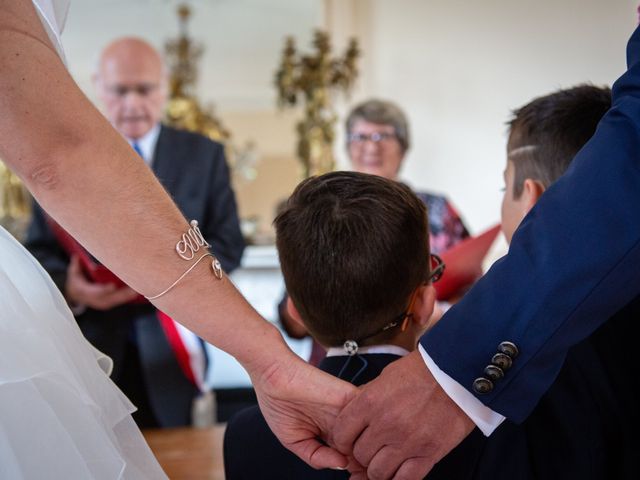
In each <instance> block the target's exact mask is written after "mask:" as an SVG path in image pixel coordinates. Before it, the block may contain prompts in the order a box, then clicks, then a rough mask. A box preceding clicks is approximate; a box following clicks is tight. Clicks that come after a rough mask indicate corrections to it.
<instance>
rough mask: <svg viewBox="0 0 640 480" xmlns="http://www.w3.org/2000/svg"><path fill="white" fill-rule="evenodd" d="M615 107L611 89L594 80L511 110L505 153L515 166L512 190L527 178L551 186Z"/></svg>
mask: <svg viewBox="0 0 640 480" xmlns="http://www.w3.org/2000/svg"><path fill="white" fill-rule="evenodd" d="M609 108H611V89H610V88H608V87H595V86H593V85H586V84H585V85H578V86H576V87H573V88H569V89H565V90H558V91H557V92H554V93H551V94H549V95H545V96H543V97H539V98H536V99H534V100H533V101H531V102H529V103H528V104H526V105H525V106H523V107H520V108H518V109H516V110H514V111H513V112H512V114H513V118H512V119H511V120H510V121H509V122H508V125H509V141H508V142H507V158H508V159H509V160H511V161H513V165H514V167H515V176H514V187H513V190H514V191H513V195H514V197H515V198H518V197H520V195H521V194H522V190H523V186H524V181H525V180H526V179H527V178H531V179H533V180H537V181H539V182H541V183H542V185H543V186H544V187H545V188H547V187H549V186H550V185H551V184H552V183H553V182H555V181H556V180H557V179H558V178H559V177H560V176H561V175H562V174H564V172H565V171H566V170H567V168H568V167H569V164H570V163H571V161H572V160H573V157H575V155H576V154H577V153H578V151H579V150H580V149H581V148H582V147H583V146H584V144H585V143H587V141H588V140H589V139H590V138H591V137H592V136H593V134H594V133H595V131H596V127H597V125H598V123H599V122H600V119H601V118H602V116H603V115H604V114H605V113H606V112H607V110H609Z"/></svg>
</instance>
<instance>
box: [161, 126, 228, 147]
mask: <svg viewBox="0 0 640 480" xmlns="http://www.w3.org/2000/svg"><path fill="white" fill-rule="evenodd" d="M163 141H168V142H171V143H182V144H185V145H191V146H193V147H197V148H201V149H209V150H212V151H222V150H224V145H222V144H221V143H219V142H216V141H214V140H211V139H210V138H209V137H205V136H204V135H201V134H200V133H196V132H190V131H188V130H181V129H178V128H173V127H170V126H168V125H165V124H162V125H161V130H160V137H159V138H158V144H159V145H161V142H163Z"/></svg>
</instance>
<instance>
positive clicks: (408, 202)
mask: <svg viewBox="0 0 640 480" xmlns="http://www.w3.org/2000/svg"><path fill="white" fill-rule="evenodd" d="M274 224H275V229H276V245H277V247H278V253H279V255H280V264H281V268H282V273H283V275H284V280H285V284H286V287H287V292H288V293H289V295H290V297H291V300H292V301H293V303H294V305H295V306H296V308H297V309H298V311H299V313H300V315H301V317H302V318H303V320H304V322H305V325H306V327H307V329H308V330H309V331H310V333H311V334H312V335H313V336H314V337H315V338H316V339H317V340H318V341H319V342H320V343H322V344H324V345H328V346H338V345H341V344H342V343H344V342H345V341H346V340H349V339H352V340H359V339H364V338H365V337H368V336H370V335H372V334H375V333H376V331H377V330H379V329H381V328H382V327H384V326H385V325H386V324H388V323H389V322H391V321H392V320H393V319H394V318H396V317H397V316H399V315H400V314H402V313H403V312H404V311H405V310H406V309H407V307H408V302H409V299H410V296H411V294H412V292H413V291H414V290H415V288H417V287H418V286H419V285H420V284H421V283H423V282H424V281H426V280H427V279H428V276H429V267H430V263H429V233H428V223H427V215H426V209H425V206H424V204H423V203H422V201H421V200H420V199H419V198H418V197H417V196H416V195H415V194H414V193H413V192H412V191H411V189H409V187H407V186H406V185H404V184H401V183H398V182H395V181H393V180H388V179H385V178H382V177H378V176H376V175H368V174H365V173H358V172H332V173H328V174H325V175H322V176H319V177H311V178H308V179H307V180H304V181H303V182H302V183H300V185H298V187H297V188H296V189H295V191H294V192H293V194H292V195H291V197H289V200H288V202H287V205H286V206H285V208H284V210H283V211H282V212H281V213H280V214H279V215H278V216H277V217H276V219H275V221H274ZM394 333H395V332H393V331H390V332H384V333H382V334H380V335H375V336H373V337H371V338H369V339H368V341H367V342H364V343H363V344H367V343H374V341H380V340H387V339H388V338H390V337H391V336H392V334H394Z"/></svg>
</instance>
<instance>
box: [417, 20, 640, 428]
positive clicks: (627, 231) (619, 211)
mask: <svg viewBox="0 0 640 480" xmlns="http://www.w3.org/2000/svg"><path fill="white" fill-rule="evenodd" d="M627 59H628V65H629V68H628V71H627V72H626V73H625V74H624V75H622V77H620V78H619V79H618V80H617V81H616V83H615V84H614V86H613V92H612V93H613V106H612V108H611V110H610V111H609V112H608V113H607V114H606V115H605V116H604V117H603V119H602V121H601V122H600V124H599V126H598V129H597V131H596V133H595V135H594V137H593V138H592V139H591V140H590V141H589V142H588V143H587V144H586V145H585V146H584V148H582V150H581V151H580V152H579V153H578V154H577V155H576V157H575V159H574V160H573V162H572V165H571V167H570V168H569V169H568V171H567V173H566V174H565V175H564V176H563V177H562V178H560V179H559V180H558V181H557V182H556V183H555V184H554V185H552V186H551V187H550V188H549V189H548V190H547V191H546V192H545V194H544V195H543V196H542V198H541V199H540V201H539V202H538V203H537V204H536V206H535V207H534V208H533V209H532V210H531V211H530V212H529V214H528V215H527V216H526V218H525V219H524V220H523V222H522V223H521V225H520V227H519V228H518V230H517V231H516V233H515V235H514V237H513V240H512V243H511V246H510V248H509V254H508V255H507V256H506V257H504V258H503V259H502V260H500V261H498V262H496V264H495V265H494V266H493V268H491V270H490V271H489V272H488V273H487V274H486V275H485V276H484V277H483V278H482V279H480V281H478V282H477V283H476V285H475V286H474V288H473V289H471V290H470V291H469V292H468V293H467V294H466V295H465V297H464V298H463V299H462V300H461V301H460V302H459V303H457V304H456V305H454V306H453V307H452V308H451V309H450V310H449V311H448V312H447V313H446V314H445V317H444V318H443V320H442V321H441V322H439V323H438V324H436V325H435V326H434V328H432V329H431V330H430V331H429V332H428V333H427V334H426V335H425V336H424V337H423V338H422V340H421V343H422V345H423V346H424V347H425V349H426V351H427V352H428V353H429V354H430V356H431V357H432V358H433V360H434V361H435V363H436V364H437V365H438V366H439V367H440V368H441V369H442V370H443V371H445V372H446V373H447V374H448V375H450V376H451V377H452V378H453V379H455V380H456V381H457V382H458V383H460V384H461V385H462V386H464V387H465V388H468V389H469V391H472V392H473V391H474V390H473V385H474V380H475V379H476V378H478V377H480V376H482V375H483V371H484V369H485V366H487V365H488V364H489V363H491V361H492V357H493V355H494V354H495V353H496V349H497V347H498V345H499V344H500V343H501V342H503V341H511V342H513V343H515V344H516V345H517V346H518V348H519V355H518V356H517V358H515V360H514V361H513V365H512V367H511V368H509V369H508V370H507V371H505V375H504V377H503V378H502V379H501V380H498V381H496V382H494V385H493V388H492V389H491V390H490V391H489V392H487V393H484V394H481V393H475V392H474V394H475V395H476V396H477V398H478V399H479V400H480V401H482V402H483V403H484V404H486V405H487V406H488V407H490V408H491V409H493V410H495V411H498V412H500V413H502V414H503V415H505V416H507V417H508V418H510V419H512V420H514V421H522V420H523V419H524V418H526V417H527V416H528V415H529V414H530V413H531V411H532V409H533V408H534V407H535V405H536V404H537V403H538V401H539V400H540V398H541V396H542V395H543V394H544V392H545V391H546V390H547V389H548V388H549V386H550V385H551V383H552V382H553V381H554V379H555V378H556V376H557V375H558V372H559V371H560V368H561V365H562V363H563V361H564V358H565V356H566V354H567V351H568V349H569V348H570V347H571V346H572V345H575V344H577V343H578V342H580V341H581V340H582V339H585V338H586V337H587V336H589V335H590V334H591V333H592V332H594V331H595V330H596V329H597V328H598V327H599V326H600V325H602V324H603V323H604V322H605V321H607V319H608V318H610V317H612V316H613V315H614V314H615V313H616V312H617V311H619V310H620V309H622V308H623V307H624V306H625V305H627V304H629V303H630V302H631V301H632V300H633V299H634V298H636V297H637V296H638V295H640V221H639V218H640V213H639V212H640V29H636V31H635V33H634V34H633V36H632V37H631V40H630V41H629V44H628V48H627ZM633 361H634V362H636V363H637V362H638V360H637V358H635V359H634V360H633Z"/></svg>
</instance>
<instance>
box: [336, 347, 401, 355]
mask: <svg viewBox="0 0 640 480" xmlns="http://www.w3.org/2000/svg"><path fill="white" fill-rule="evenodd" d="M365 353H390V354H392V355H398V356H400V357H404V356H405V355H409V350H406V349H404V348H402V347H399V346H398V345H370V346H368V347H360V348H358V355H360V354H365ZM326 356H327V357H346V356H347V352H345V351H344V348H342V347H331V348H330V349H329V350H327V355H326Z"/></svg>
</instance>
